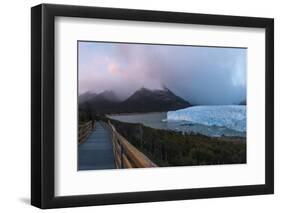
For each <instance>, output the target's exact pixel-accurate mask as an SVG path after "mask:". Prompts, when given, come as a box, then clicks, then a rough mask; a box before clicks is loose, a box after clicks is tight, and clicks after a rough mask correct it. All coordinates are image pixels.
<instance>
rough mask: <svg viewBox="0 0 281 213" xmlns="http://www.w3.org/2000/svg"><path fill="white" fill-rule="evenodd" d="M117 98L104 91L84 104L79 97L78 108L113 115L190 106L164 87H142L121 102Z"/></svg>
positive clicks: (113, 94)
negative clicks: (152, 88) (153, 88)
mask: <svg viewBox="0 0 281 213" xmlns="http://www.w3.org/2000/svg"><path fill="white" fill-rule="evenodd" d="M82 95H83V94H82ZM117 97H118V96H117V95H116V94H115V93H114V92H113V91H104V92H102V93H99V94H97V95H96V96H94V97H92V98H90V99H88V100H86V101H85V102H80V96H79V103H80V104H79V108H82V109H83V108H84V109H85V108H87V109H88V110H90V111H92V112H95V113H100V114H113V113H141V112H142V113H145V112H161V111H169V110H177V109H181V108H186V107H189V106H191V104H190V103H189V102H188V101H186V100H184V99H183V98H181V97H179V96H177V95H175V94H174V93H173V92H172V91H171V90H169V89H168V88H166V87H164V88H163V89H155V90H151V89H147V88H144V87H142V88H140V89H139V90H136V91H135V92H134V93H133V94H132V95H131V96H129V97H128V98H126V99H125V100H123V101H121V100H120V99H119V98H117ZM86 106H87V107H86Z"/></svg>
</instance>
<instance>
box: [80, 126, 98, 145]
mask: <svg viewBox="0 0 281 213" xmlns="http://www.w3.org/2000/svg"><path fill="white" fill-rule="evenodd" d="M93 124H94V122H92V121H89V122H86V123H83V124H79V129H78V143H79V144H80V143H83V142H84V141H85V140H86V139H87V137H88V136H89V134H90V133H91V132H92V129H93V128H94V125H93Z"/></svg>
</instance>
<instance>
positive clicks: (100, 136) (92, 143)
mask: <svg viewBox="0 0 281 213" xmlns="http://www.w3.org/2000/svg"><path fill="white" fill-rule="evenodd" d="M78 158H79V159H78V170H95V169H115V168H116V167H115V161H114V154H113V147H112V142H111V136H110V133H109V130H108V129H106V128H104V127H103V126H102V125H101V123H100V122H96V124H95V128H94V130H93V132H92V133H91V134H90V135H89V137H88V138H87V140H86V141H85V142H84V143H82V144H79V146H78Z"/></svg>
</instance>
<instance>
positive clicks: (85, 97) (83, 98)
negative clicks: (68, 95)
mask: <svg viewBox="0 0 281 213" xmlns="http://www.w3.org/2000/svg"><path fill="white" fill-rule="evenodd" d="M96 95H97V94H96V93H91V92H85V93H83V94H81V95H79V97H78V102H79V104H82V103H84V102H86V101H89V100H91V99H92V98H94V97H95V96H96Z"/></svg>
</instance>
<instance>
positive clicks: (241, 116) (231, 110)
mask: <svg viewBox="0 0 281 213" xmlns="http://www.w3.org/2000/svg"><path fill="white" fill-rule="evenodd" d="M167 120H168V122H169V121H173V120H174V121H189V122H193V123H199V124H204V125H208V126H220V127H227V128H229V129H233V130H236V131H240V132H246V106H243V105H226V106H194V107H188V108H185V109H180V110H176V111H169V112H168V113H167Z"/></svg>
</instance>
